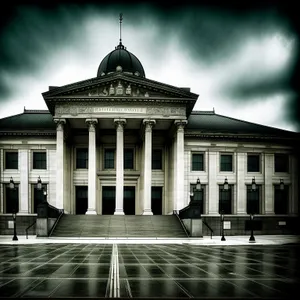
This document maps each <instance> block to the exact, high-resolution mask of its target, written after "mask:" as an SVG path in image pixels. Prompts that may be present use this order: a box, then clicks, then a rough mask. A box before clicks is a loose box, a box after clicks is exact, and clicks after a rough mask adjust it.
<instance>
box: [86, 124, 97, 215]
mask: <svg viewBox="0 0 300 300" xmlns="http://www.w3.org/2000/svg"><path fill="white" fill-rule="evenodd" d="M85 122H86V124H87V125H88V130H89V159H88V168H89V170H88V210H87V212H86V214H87V215H96V214H97V213H96V124H97V123H98V121H97V119H86V121H85Z"/></svg>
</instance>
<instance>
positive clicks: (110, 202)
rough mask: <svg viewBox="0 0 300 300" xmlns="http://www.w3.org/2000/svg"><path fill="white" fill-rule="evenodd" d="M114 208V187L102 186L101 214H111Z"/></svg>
mask: <svg viewBox="0 0 300 300" xmlns="http://www.w3.org/2000/svg"><path fill="white" fill-rule="evenodd" d="M115 208H116V187H114V186H103V187H102V215H113V214H114V213H115Z"/></svg>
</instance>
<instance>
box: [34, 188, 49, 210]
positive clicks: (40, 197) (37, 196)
mask: <svg viewBox="0 0 300 300" xmlns="http://www.w3.org/2000/svg"><path fill="white" fill-rule="evenodd" d="M44 191H46V192H47V185H46V184H43V185H42V189H40V190H38V189H37V187H36V184H35V185H34V189H33V212H34V213H35V214H36V213H37V207H38V205H39V204H40V203H42V202H43V201H44V200H46V199H45V195H44Z"/></svg>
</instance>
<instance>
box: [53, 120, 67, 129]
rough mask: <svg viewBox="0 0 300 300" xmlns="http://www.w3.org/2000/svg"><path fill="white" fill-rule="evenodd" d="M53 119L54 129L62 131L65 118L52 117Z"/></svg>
mask: <svg viewBox="0 0 300 300" xmlns="http://www.w3.org/2000/svg"><path fill="white" fill-rule="evenodd" d="M53 121H54V122H55V123H56V131H64V125H65V124H66V119H54V120H53Z"/></svg>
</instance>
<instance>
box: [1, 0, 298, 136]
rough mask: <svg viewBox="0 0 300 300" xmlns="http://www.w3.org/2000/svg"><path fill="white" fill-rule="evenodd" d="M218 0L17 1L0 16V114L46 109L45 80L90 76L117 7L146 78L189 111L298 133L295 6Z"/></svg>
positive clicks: (109, 40) (109, 45) (113, 40)
mask: <svg viewBox="0 0 300 300" xmlns="http://www.w3.org/2000/svg"><path fill="white" fill-rule="evenodd" d="M223 2H225V3H226V5H225V4H219V3H216V2H214V1H210V3H214V5H210V6H208V5H204V4H201V5H200V4H198V5H192V4H189V2H185V4H177V5H175V4H174V3H176V2H172V3H173V5H172V6H170V5H168V4H165V5H157V4H154V2H153V3H151V2H136V3H134V2H130V3H129V4H128V3H127V2H126V3H127V4H121V3H118V2H114V1H111V2H109V3H110V4H108V2H107V4H106V3H105V2H101V1H99V3H101V4H97V2H89V1H88V0H87V1H77V2H74V1H73V2H70V1H66V0H65V1H57V2H55V1H52V2H51V4H49V3H47V2H44V1H20V2H19V4H17V3H18V2H15V3H16V4H15V5H13V6H11V7H9V8H8V10H6V11H2V13H1V16H0V17H1V28H0V118H3V117H6V116H10V115H13V114H18V113H22V112H23V109H24V106H25V107H26V109H47V107H46V105H45V103H44V100H43V97H42V95H41V94H42V93H43V92H45V91H47V90H48V87H49V86H62V85H65V84H69V83H73V82H76V81H81V80H85V79H89V78H93V77H96V75H97V70H98V66H99V64H100V62H101V60H102V59H103V58H104V57H105V56H106V55H107V54H108V53H109V52H110V51H112V50H114V48H115V46H117V44H118V42H119V13H120V12H122V13H123V24H122V41H123V44H124V45H125V46H126V47H127V50H128V51H130V52H132V53H133V54H134V55H136V56H137V57H138V58H139V60H140V61H141V63H142V65H143V67H144V70H145V73H146V77H147V78H149V79H153V80H156V81H160V82H163V83H167V84H171V85H174V86H178V87H190V88H191V91H192V92H193V93H196V94H198V95H199V98H198V102H197V103H196V105H195V107H194V110H213V108H214V109H215V112H216V113H218V114H221V115H226V116H230V117H233V118H237V119H241V120H246V121H250V122H254V123H258V124H263V125H267V126H272V127H277V128H282V129H287V130H293V131H300V121H299V90H298V88H297V85H296V82H297V80H298V79H299V78H298V74H299V61H298V57H299V32H298V28H296V26H295V19H294V14H293V13H295V14H296V11H297V10H296V8H295V7H292V6H289V9H286V8H285V7H283V6H281V5H279V4H278V3H277V2H275V1H274V2H272V1H271V2H263V4H260V5H259V4H257V3H258V2H255V1H253V2H249V3H251V4H248V5H247V6H245V5H244V6H238V5H235V4H232V2H230V1H223ZM40 3H42V4H40ZM162 3H163V2H162ZM221 3H222V2H221ZM228 3H229V4H228Z"/></svg>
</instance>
